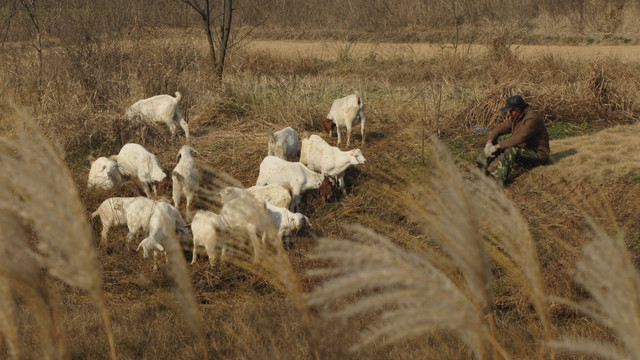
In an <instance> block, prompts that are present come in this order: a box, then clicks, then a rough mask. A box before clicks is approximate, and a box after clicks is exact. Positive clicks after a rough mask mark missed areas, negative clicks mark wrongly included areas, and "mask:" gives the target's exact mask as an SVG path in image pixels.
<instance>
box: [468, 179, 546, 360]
mask: <svg viewBox="0 0 640 360" xmlns="http://www.w3.org/2000/svg"><path fill="white" fill-rule="evenodd" d="M471 176H472V179H471V181H469V182H468V185H469V190H470V191H469V195H470V196H471V197H472V200H473V203H474V204H475V207H476V212H477V214H479V218H480V221H481V224H482V227H481V230H482V233H484V235H485V236H486V238H488V239H489V241H488V242H487V243H486V246H485V249H486V251H487V253H488V254H489V256H491V258H492V259H493V260H494V261H496V262H497V263H498V264H500V265H502V266H503V267H504V268H505V269H508V270H509V271H510V272H511V273H512V274H514V275H515V278H516V279H521V280H522V281H515V282H514V283H515V284H517V285H518V286H520V287H522V290H524V293H525V294H526V295H527V298H528V299H529V301H530V302H531V303H532V305H533V307H534V308H535V310H536V312H537V313H538V315H539V316H540V321H541V322H542V325H543V327H544V330H545V336H546V340H547V341H549V340H551V339H552V332H551V319H550V315H549V312H548V309H547V304H546V292H545V289H544V279H543V277H542V271H541V269H540V264H539V262H538V257H537V255H536V247H535V243H534V241H533V238H532V237H531V231H530V230H529V226H528V225H527V224H526V222H525V221H524V219H523V218H522V215H521V214H520V212H519V211H518V209H517V208H516V207H515V206H514V204H513V202H511V200H509V198H507V196H506V194H505V193H504V192H503V191H500V190H499V189H497V185H496V184H495V183H494V182H493V181H492V180H491V179H490V178H489V177H487V176H486V175H484V174H482V173H481V172H480V171H474V172H472V174H471ZM539 356H543V354H542V353H541V354H539ZM552 356H553V355H552Z"/></svg>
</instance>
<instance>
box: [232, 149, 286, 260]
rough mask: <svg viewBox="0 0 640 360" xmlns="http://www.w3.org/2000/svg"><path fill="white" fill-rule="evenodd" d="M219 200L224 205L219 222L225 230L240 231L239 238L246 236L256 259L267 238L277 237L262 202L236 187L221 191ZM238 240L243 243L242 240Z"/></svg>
mask: <svg viewBox="0 0 640 360" xmlns="http://www.w3.org/2000/svg"><path fill="white" fill-rule="evenodd" d="M276 159H278V160H281V159H279V158H276ZM282 161H284V160H282ZM220 198H221V199H222V202H223V203H224V205H223V206H222V209H221V210H220V218H221V220H222V221H223V223H224V224H225V225H226V226H227V229H229V230H235V231H240V232H239V233H238V234H240V235H241V236H242V235H244V234H246V235H247V236H248V238H249V239H250V241H251V245H252V246H253V256H254V260H256V259H258V258H259V254H260V248H261V244H264V243H265V241H266V238H267V237H270V238H275V237H276V236H277V230H276V229H275V226H274V224H273V221H272V220H271V219H270V218H269V216H267V213H266V210H265V204H264V202H261V201H258V200H256V199H255V198H254V197H253V195H251V194H250V193H249V192H248V191H246V190H244V189H240V188H236V187H226V188H224V189H222V190H221V191H220ZM258 235H260V236H261V237H262V240H260V239H259V238H258ZM238 240H239V241H244V239H242V238H241V239H238Z"/></svg>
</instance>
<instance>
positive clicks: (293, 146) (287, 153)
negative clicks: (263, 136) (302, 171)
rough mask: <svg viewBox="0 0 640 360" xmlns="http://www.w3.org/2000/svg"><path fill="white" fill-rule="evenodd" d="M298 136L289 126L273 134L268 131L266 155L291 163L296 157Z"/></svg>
mask: <svg viewBox="0 0 640 360" xmlns="http://www.w3.org/2000/svg"><path fill="white" fill-rule="evenodd" d="M298 146H299V143H298V134H296V131H295V130H293V128H292V127H291V126H287V127H286V128H284V129H282V130H278V131H276V132H275V133H274V132H272V131H269V142H268V151H267V155H271V156H277V157H279V158H280V159H284V160H289V161H293V160H295V158H296V157H297V156H298Z"/></svg>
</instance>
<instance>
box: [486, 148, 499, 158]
mask: <svg viewBox="0 0 640 360" xmlns="http://www.w3.org/2000/svg"><path fill="white" fill-rule="evenodd" d="M498 149H500V145H491V147H489V155H487V157H491V156H493V154H495V153H496V152H497V151H498Z"/></svg>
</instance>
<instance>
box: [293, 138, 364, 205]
mask: <svg viewBox="0 0 640 360" xmlns="http://www.w3.org/2000/svg"><path fill="white" fill-rule="evenodd" d="M366 161H367V160H366V159H365V157H364V155H362V151H361V150H360V149H355V150H349V151H342V150H340V149H339V148H338V147H336V146H331V145H329V144H328V143H327V142H326V141H324V140H323V139H322V138H321V137H320V136H318V135H311V136H309V134H308V133H306V132H305V134H304V135H303V137H302V146H301V149H300V162H301V163H303V164H305V165H307V166H308V167H309V169H311V170H314V171H318V172H320V173H321V174H323V175H328V176H332V177H335V178H337V179H338V186H339V187H340V189H342V193H343V194H346V188H345V185H344V173H345V171H346V170H347V169H348V168H349V167H350V166H352V165H361V164H364V163H365V162H366Z"/></svg>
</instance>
